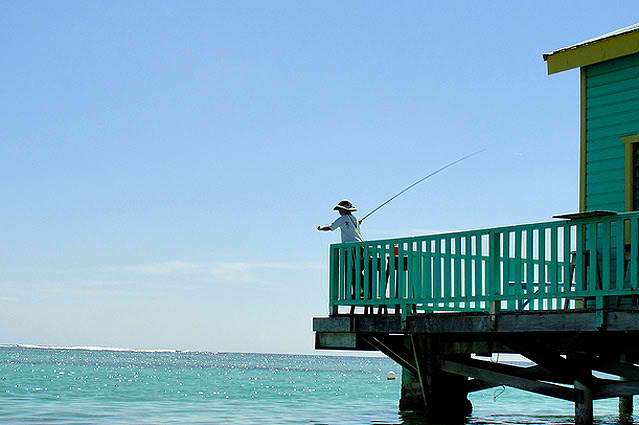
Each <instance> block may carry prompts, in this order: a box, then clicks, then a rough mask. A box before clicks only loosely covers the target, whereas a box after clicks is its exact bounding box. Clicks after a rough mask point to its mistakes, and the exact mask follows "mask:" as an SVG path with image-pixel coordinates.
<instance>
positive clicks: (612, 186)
mask: <svg viewBox="0 0 639 425" xmlns="http://www.w3.org/2000/svg"><path fill="white" fill-rule="evenodd" d="M543 57H544V60H545V61H546V62H547V64H548V74H554V73H557V72H561V71H565V70H568V69H572V68H579V69H580V80H581V83H580V111H581V120H580V121H581V134H580V144H581V149H580V167H579V170H580V179H579V184H580V186H579V210H580V211H593V210H611V211H636V210H639V150H638V149H637V146H638V145H637V143H638V142H639V24H637V25H632V26H630V27H627V28H622V29H620V30H617V31H613V32H611V33H609V34H605V35H602V36H601V37H597V38H593V39H591V40H587V41H584V42H582V43H579V44H576V45H574V46H569V47H565V48H563V49H559V50H555V51H554V52H552V53H549V54H545V55H544V56H543Z"/></svg>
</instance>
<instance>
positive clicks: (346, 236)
mask: <svg viewBox="0 0 639 425" xmlns="http://www.w3.org/2000/svg"><path fill="white" fill-rule="evenodd" d="M333 210H335V211H337V212H338V213H339V217H338V218H337V220H335V221H334V222H333V223H331V224H329V225H327V226H317V230H320V231H329V230H337V229H340V230H341V233H342V242H363V241H364V239H362V234H361V232H360V230H359V224H360V222H359V221H357V218H355V216H354V215H353V214H352V213H353V212H355V211H357V208H355V206H354V205H353V204H352V203H351V201H349V200H348V199H344V200H341V201H339V202H338V203H337V205H335V206H334V207H333Z"/></svg>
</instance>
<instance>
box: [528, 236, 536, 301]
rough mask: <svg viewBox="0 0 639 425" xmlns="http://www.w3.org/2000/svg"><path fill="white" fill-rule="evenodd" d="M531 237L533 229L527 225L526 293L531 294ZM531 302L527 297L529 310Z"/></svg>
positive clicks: (532, 285) (532, 265) (532, 264)
mask: <svg viewBox="0 0 639 425" xmlns="http://www.w3.org/2000/svg"><path fill="white" fill-rule="evenodd" d="M533 239H534V231H533V229H532V227H528V230H527V231H526V259H527V260H528V261H527V262H526V293H528V294H532V293H533V292H534V288H535V263H534V261H535V260H534V257H535V256H534V253H533V246H534V245H533ZM531 302H532V298H528V307H527V308H528V309H529V310H531V309H532V306H531V305H530V303H531Z"/></svg>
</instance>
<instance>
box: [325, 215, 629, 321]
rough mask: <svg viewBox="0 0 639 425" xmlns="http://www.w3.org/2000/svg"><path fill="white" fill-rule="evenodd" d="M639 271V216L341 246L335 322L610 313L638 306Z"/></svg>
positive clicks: (333, 288)
mask: <svg viewBox="0 0 639 425" xmlns="http://www.w3.org/2000/svg"><path fill="white" fill-rule="evenodd" d="M578 241H579V243H578ZM638 270H639V213H637V212H633V213H621V214H616V215H609V216H600V217H594V218H583V219H575V220H555V221H549V222H544V223H534V224H524V225H516V226H506V227H497V228H489V229H479V230H470V231H461V232H453V233H443V234H435V235H426V236H415V237H407V238H398V239H385V240H375V241H365V242H359V243H342V244H334V245H331V247H330V273H329V275H330V276H329V280H330V290H329V297H330V303H329V304H330V313H331V315H336V314H339V313H340V312H342V311H343V310H344V308H350V309H351V310H353V307H357V306H366V307H378V308H382V311H386V312H387V311H388V310H389V309H390V310H394V312H395V313H399V312H401V314H402V315H404V316H405V315H406V314H411V313H414V312H439V311H442V312H443V311H492V310H513V311H514V310H520V311H531V310H533V311H534V310H565V309H581V308H594V309H597V310H601V309H603V307H605V306H610V303H611V302H614V303H616V304H615V306H616V305H620V304H621V303H622V302H624V303H627V302H628V300H632V301H633V302H636V298H633V297H627V296H629V295H637V294H639V290H638V288H639V271H638ZM340 307H342V310H340ZM384 307H385V310H384Z"/></svg>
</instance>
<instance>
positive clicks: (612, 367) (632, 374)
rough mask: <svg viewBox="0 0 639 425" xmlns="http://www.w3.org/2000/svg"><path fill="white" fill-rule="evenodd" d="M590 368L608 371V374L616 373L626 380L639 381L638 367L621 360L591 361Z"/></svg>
mask: <svg viewBox="0 0 639 425" xmlns="http://www.w3.org/2000/svg"><path fill="white" fill-rule="evenodd" d="M592 369H593V370H596V371H599V372H604V373H608V374H610V375H616V376H619V377H621V378H623V379H626V380H628V381H639V367H637V366H635V365H633V364H630V363H622V362H601V363H593V365H592Z"/></svg>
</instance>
